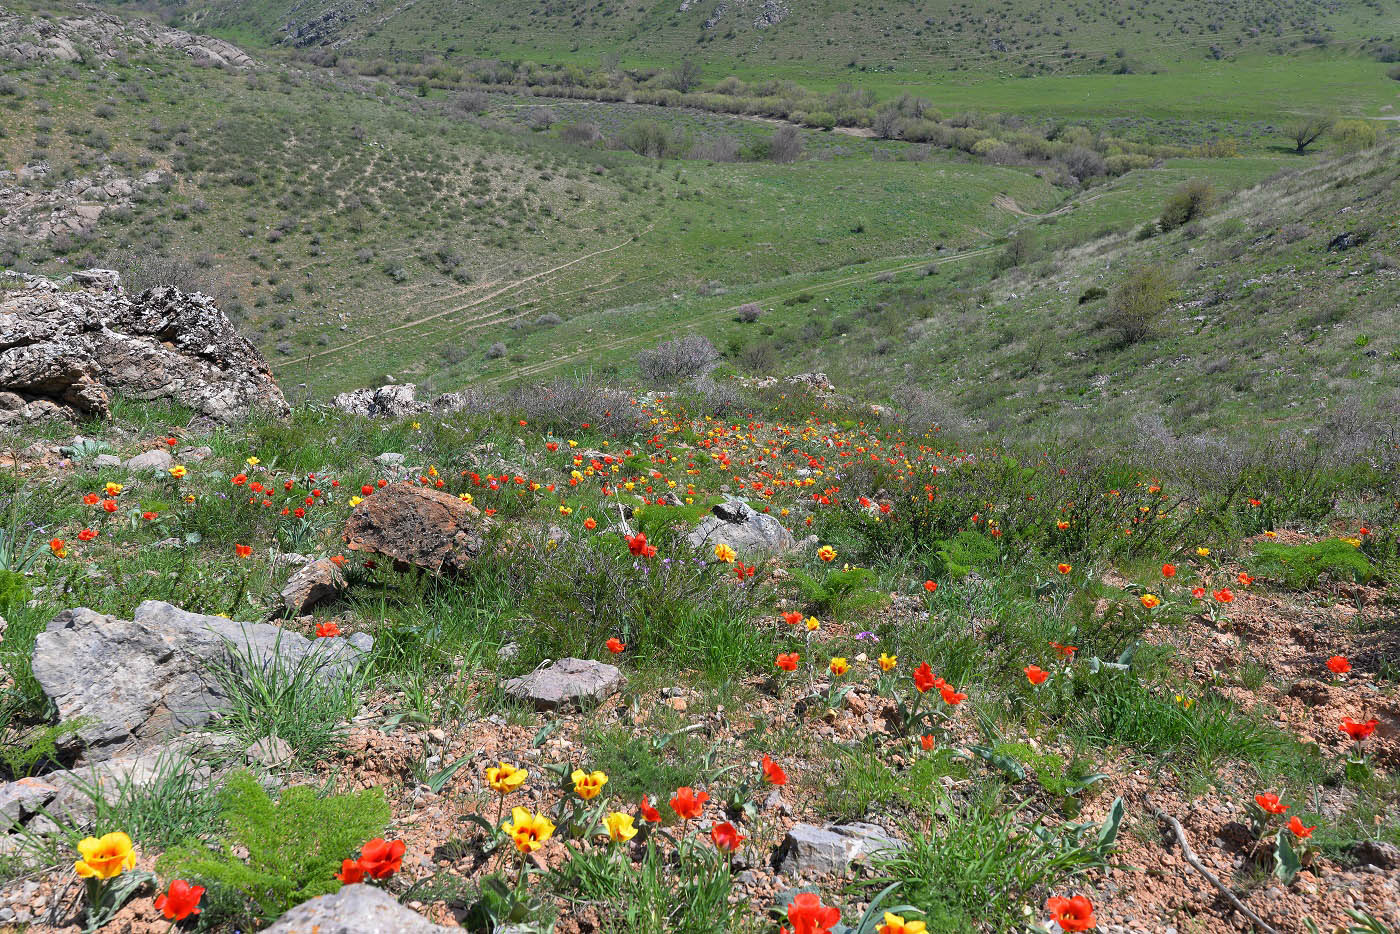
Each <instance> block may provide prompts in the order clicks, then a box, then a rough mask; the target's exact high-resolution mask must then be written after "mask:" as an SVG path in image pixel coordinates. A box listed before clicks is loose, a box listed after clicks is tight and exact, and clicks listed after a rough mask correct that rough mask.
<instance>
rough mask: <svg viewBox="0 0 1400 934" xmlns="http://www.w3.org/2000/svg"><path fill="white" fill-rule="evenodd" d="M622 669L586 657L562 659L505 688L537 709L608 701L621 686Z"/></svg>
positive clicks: (511, 680) (510, 683)
mask: <svg viewBox="0 0 1400 934" xmlns="http://www.w3.org/2000/svg"><path fill="white" fill-rule="evenodd" d="M622 684H623V677H622V672H621V671H619V670H618V669H617V667H616V666H614V665H607V664H604V663H603V662H595V661H593V660H592V659H587V658H561V659H560V660H559V661H557V662H555V663H554V664H553V665H550V666H549V667H547V668H540V669H537V670H535V671H532V672H530V673H529V674H528V675H525V676H523V677H520V678H511V679H510V680H509V681H507V682H506V683H505V684H504V685H503V687H504V689H505V692H506V693H507V694H509V695H510V696H511V697H514V698H516V699H518V700H523V701H528V702H529V703H531V704H533V705H534V707H535V709H536V710H559V709H560V708H567V707H579V706H581V705H582V704H583V703H584V702H586V701H587V702H593V703H597V702H600V701H604V700H607V699H608V698H609V697H611V696H612V695H613V694H616V693H617V691H618V690H619V689H620V688H621V687H622Z"/></svg>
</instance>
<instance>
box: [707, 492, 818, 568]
mask: <svg viewBox="0 0 1400 934" xmlns="http://www.w3.org/2000/svg"><path fill="white" fill-rule="evenodd" d="M711 512H713V513H714V515H710V516H706V517H705V518H704V519H702V520H700V524H699V525H697V526H696V527H695V529H694V530H693V531H691V533H690V534H689V535H687V536H686V539H685V540H686V542H687V543H688V544H689V545H690V546H691V547H692V548H695V549H706V548H713V547H714V546H715V545H718V544H720V543H723V544H726V545H728V546H729V547H730V548H733V549H734V550H735V551H737V552H738V553H739V554H741V555H745V556H749V557H754V556H760V555H775V554H781V553H783V552H786V551H790V550H792V548H793V545H794V542H793V538H792V533H791V532H789V531H788V530H787V529H786V528H784V527H783V524H782V523H781V522H779V521H778V520H777V519H776V518H774V517H773V516H770V515H767V514H766V513H761V512H758V511H757V510H755V509H754V508H753V507H752V506H750V505H749V504H748V503H746V502H744V501H743V500H737V499H736V500H730V501H729V502H725V503H720V504H718V505H717V506H715V507H714V508H713V509H712V510H711Z"/></svg>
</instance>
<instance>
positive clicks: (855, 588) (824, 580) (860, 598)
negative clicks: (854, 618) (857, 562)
mask: <svg viewBox="0 0 1400 934" xmlns="http://www.w3.org/2000/svg"><path fill="white" fill-rule="evenodd" d="M792 580H793V583H795V584H796V585H797V589H798V590H799V591H801V592H802V601H803V603H804V604H805V605H806V607H807V609H808V610H810V611H811V612H813V613H815V614H818V615H821V616H830V615H837V616H841V615H845V614H846V613H852V612H856V611H859V610H864V609H869V608H870V607H873V606H876V605H877V604H879V603H880V602H881V601H882V600H883V599H884V594H883V593H882V592H880V591H879V590H877V589H875V588H874V587H873V585H874V583H875V572H874V571H872V570H870V569H869V568H846V569H845V570H840V571H827V572H826V573H825V574H823V575H820V576H813V575H810V574H807V573H805V572H803V571H799V570H797V569H795V568H794V569H793V571H792Z"/></svg>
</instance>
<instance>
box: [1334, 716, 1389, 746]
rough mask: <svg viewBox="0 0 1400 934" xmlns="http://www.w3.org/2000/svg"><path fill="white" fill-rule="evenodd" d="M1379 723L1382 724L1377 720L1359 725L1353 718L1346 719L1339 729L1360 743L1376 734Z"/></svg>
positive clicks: (1373, 719)
mask: <svg viewBox="0 0 1400 934" xmlns="http://www.w3.org/2000/svg"><path fill="white" fill-rule="evenodd" d="M1378 723H1380V721H1379V720H1376V719H1375V718H1372V719H1370V720H1367V721H1366V722H1365V723H1357V722H1356V721H1355V720H1353V719H1352V718H1351V717H1346V718H1345V719H1343V720H1342V725H1341V726H1340V727H1339V728H1338V729H1340V730H1341V731H1342V732H1343V733H1345V734H1346V735H1348V736H1350V737H1351V738H1352V739H1354V740H1356V741H1357V742H1358V743H1359V742H1361V741H1362V740H1363V739H1365V738H1366V737H1368V736H1370V735H1371V734H1372V733H1374V732H1376V724H1378Z"/></svg>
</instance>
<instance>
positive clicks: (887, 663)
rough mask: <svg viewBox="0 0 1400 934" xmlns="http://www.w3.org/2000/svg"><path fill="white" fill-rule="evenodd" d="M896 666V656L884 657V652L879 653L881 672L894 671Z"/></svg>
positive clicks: (897, 660) (897, 659)
mask: <svg viewBox="0 0 1400 934" xmlns="http://www.w3.org/2000/svg"><path fill="white" fill-rule="evenodd" d="M898 664H899V657H898V656H896V655H886V654H885V653H884V652H881V653H880V670H881V671H894V666H895V665H898Z"/></svg>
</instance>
